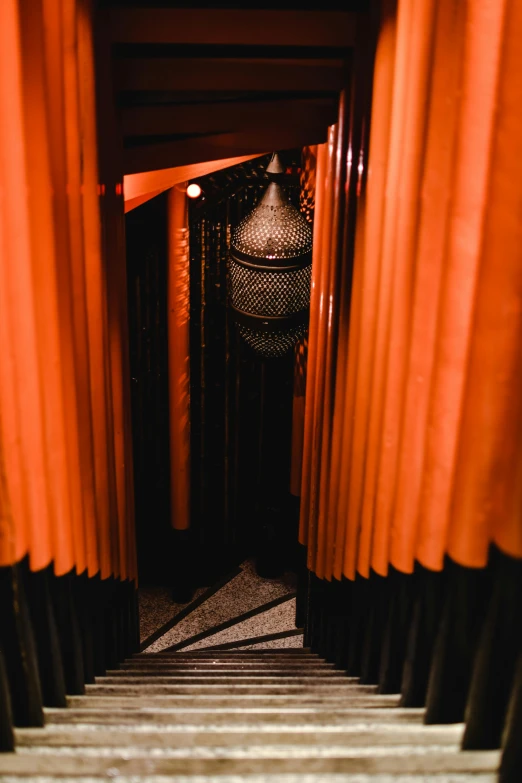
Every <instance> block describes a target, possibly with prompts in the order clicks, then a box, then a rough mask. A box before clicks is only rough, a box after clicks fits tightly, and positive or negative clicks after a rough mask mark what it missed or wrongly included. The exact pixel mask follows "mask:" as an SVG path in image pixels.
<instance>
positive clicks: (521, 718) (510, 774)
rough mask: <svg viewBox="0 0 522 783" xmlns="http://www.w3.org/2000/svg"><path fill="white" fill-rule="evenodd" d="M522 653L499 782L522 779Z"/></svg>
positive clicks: (508, 782)
mask: <svg viewBox="0 0 522 783" xmlns="http://www.w3.org/2000/svg"><path fill="white" fill-rule="evenodd" d="M521 737H522V654H521V655H520V656H519V659H518V663H517V668H516V673H515V680H514V687H513V690H512V694H511V700H510V703H509V708H508V713H507V718H506V725H505V730H504V736H503V742H502V745H503V749H504V750H503V753H502V761H501V763H500V774H499V783H520V781H521V780H522V742H521V741H520V738H521Z"/></svg>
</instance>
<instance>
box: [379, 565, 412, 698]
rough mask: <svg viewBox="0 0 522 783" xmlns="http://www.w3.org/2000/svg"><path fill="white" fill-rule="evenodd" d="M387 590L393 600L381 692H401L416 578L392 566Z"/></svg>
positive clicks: (387, 622) (390, 602)
mask: <svg viewBox="0 0 522 783" xmlns="http://www.w3.org/2000/svg"><path fill="white" fill-rule="evenodd" d="M387 588H388V589H389V591H390V598H389V605H388V612H387V615H388V616H387V619H385V630H384V638H383V648H382V655H381V665H380V672H379V688H378V692H379V693H400V690H401V683H402V673H403V669H404V660H405V658H406V646H407V639H408V631H409V628H410V624H411V618H412V610H413V596H414V591H415V577H414V575H413V574H403V573H401V572H399V571H397V570H395V569H394V568H392V567H390V573H389V576H388V578H387Z"/></svg>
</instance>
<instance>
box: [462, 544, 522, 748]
mask: <svg viewBox="0 0 522 783" xmlns="http://www.w3.org/2000/svg"><path fill="white" fill-rule="evenodd" d="M491 560H492V563H493V566H492V567H493V570H494V572H495V573H494V588H493V596H492V599H491V601H490V603H489V608H488V613H487V616H486V620H485V623H484V626H483V628H482V633H481V634H480V640H479V646H478V650H477V656H476V659H475V666H474V669H473V676H472V680H471V687H470V692H469V699H468V704H467V707H466V730H465V732H464V737H463V740H462V747H463V749H464V750H489V749H493V748H499V747H500V740H501V733H502V727H503V726H504V720H505V717H506V711H507V706H508V702H509V698H510V694H511V687H512V684H513V679H514V675H515V668H516V664H517V660H518V655H519V653H520V651H521V649H522V619H521V616H520V607H521V606H522V562H520V561H518V560H514V559H512V558H510V557H507V556H506V555H504V554H502V553H500V552H498V551H496V552H494V553H493V556H492V558H491Z"/></svg>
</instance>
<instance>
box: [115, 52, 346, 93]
mask: <svg viewBox="0 0 522 783" xmlns="http://www.w3.org/2000/svg"><path fill="white" fill-rule="evenodd" d="M343 65H344V61H343V60H340V59H332V60H328V59H326V60H325V59H320V60H314V59H263V58H210V57H199V58H196V57H193V58H191V57H179V58H168V57H157V58H154V57H150V58H149V57H122V58H118V59H116V60H115V61H114V74H115V79H114V81H115V87H116V89H117V90H128V91H136V90H143V91H149V90H162V91H192V90H219V91H223V90H225V91H226V90H246V91H252V92H255V91H265V92H314V91H317V92H336V91H338V90H340V88H341V87H342V83H343Z"/></svg>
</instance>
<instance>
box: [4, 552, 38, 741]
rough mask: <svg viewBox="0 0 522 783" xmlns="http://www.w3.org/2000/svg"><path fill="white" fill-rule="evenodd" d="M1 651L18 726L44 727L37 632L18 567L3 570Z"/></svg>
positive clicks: (15, 721)
mask: <svg viewBox="0 0 522 783" xmlns="http://www.w3.org/2000/svg"><path fill="white" fill-rule="evenodd" d="M0 617H1V618H2V621H1V623H0V647H1V649H2V651H3V654H4V661H5V670H6V674H7V681H8V683H9V687H10V695H11V706H12V710H13V722H14V724H15V726H43V725H44V714H43V707H42V692H41V688H40V677H39V674H38V660H37V656H36V645H35V642H34V635H33V628H32V625H31V619H30V616H29V611H28V608H27V602H26V598H25V591H24V586H23V580H22V579H21V577H20V573H19V569H18V566H17V565H15V566H5V567H3V568H0Z"/></svg>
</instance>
